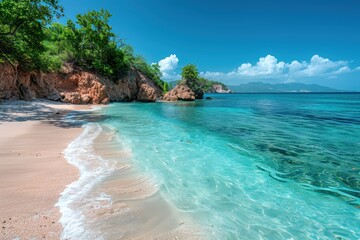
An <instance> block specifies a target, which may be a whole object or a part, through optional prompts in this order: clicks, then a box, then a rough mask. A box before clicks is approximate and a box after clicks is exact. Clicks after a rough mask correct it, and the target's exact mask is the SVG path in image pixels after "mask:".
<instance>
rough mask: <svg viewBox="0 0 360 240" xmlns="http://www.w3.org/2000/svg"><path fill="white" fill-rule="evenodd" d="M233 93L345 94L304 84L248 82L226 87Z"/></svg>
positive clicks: (315, 85) (337, 90)
mask: <svg viewBox="0 0 360 240" xmlns="http://www.w3.org/2000/svg"><path fill="white" fill-rule="evenodd" d="M228 88H229V89H230V90H231V91H232V92H235V93H302V92H303V93H306V92H345V91H343V90H339V89H334V88H329V87H324V86H320V85H317V84H304V83H276V84H271V83H263V82H250V83H245V84H240V85H237V86H228Z"/></svg>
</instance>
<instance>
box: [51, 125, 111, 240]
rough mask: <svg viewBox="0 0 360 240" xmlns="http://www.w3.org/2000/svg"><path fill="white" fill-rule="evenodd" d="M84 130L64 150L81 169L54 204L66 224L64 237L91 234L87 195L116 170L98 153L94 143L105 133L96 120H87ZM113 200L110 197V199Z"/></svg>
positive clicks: (62, 221) (61, 220) (66, 157)
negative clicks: (88, 222)
mask: <svg viewBox="0 0 360 240" xmlns="http://www.w3.org/2000/svg"><path fill="white" fill-rule="evenodd" d="M83 128H84V131H83V132H82V133H81V135H80V136H79V137H77V138H76V139H75V140H74V141H72V142H71V143H70V144H69V145H68V147H67V148H66V149H65V150H64V157H65V159H66V160H67V161H68V162H69V163H70V164H72V165H74V166H76V167H77V168H78V169H79V171H80V177H79V179H78V180H77V181H74V182H72V183H71V184H70V185H68V186H67V187H66V188H65V190H64V191H63V192H62V193H61V197H60V198H59V200H58V202H57V203H56V205H55V206H58V207H59V208H60V213H61V215H62V216H61V218H60V223H61V224H62V226H63V233H62V235H61V238H62V239H88V238H89V237H91V235H92V233H91V232H90V229H87V228H86V226H85V224H84V222H85V216H84V211H83V209H84V208H83V207H84V202H86V201H87V200H88V199H87V194H88V193H89V191H90V190H91V189H92V188H93V187H94V185H95V184H97V183H98V182H100V181H101V180H102V179H104V178H105V177H106V176H108V175H109V174H111V172H112V171H113V169H112V166H109V165H110V162H109V161H106V160H104V159H103V158H101V157H100V156H97V155H96V154H95V151H94V148H93V143H94V140H95V139H96V138H97V137H98V136H99V134H100V133H101V132H102V127H101V126H100V125H99V124H97V123H87V124H85V125H84V126H83ZM110 201H111V200H110Z"/></svg>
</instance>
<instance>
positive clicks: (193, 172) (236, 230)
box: [57, 93, 360, 240]
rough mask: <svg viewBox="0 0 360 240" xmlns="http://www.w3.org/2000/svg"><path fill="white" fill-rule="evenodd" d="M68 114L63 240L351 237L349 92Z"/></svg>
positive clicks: (356, 169)
mask: <svg viewBox="0 0 360 240" xmlns="http://www.w3.org/2000/svg"><path fill="white" fill-rule="evenodd" d="M205 97H210V98H211V99H203V100H196V101H194V102H156V103H140V102H131V103H112V104H110V105H108V106H106V107H103V108H98V109H95V110H94V111H92V112H91V113H88V114H91V117H88V118H87V117H84V116H82V117H81V116H80V115H79V114H83V113H70V114H69V115H68V116H67V117H68V119H69V121H79V119H80V118H81V119H82V127H83V129H84V131H83V133H82V134H81V135H80V136H79V137H78V138H77V139H75V140H74V141H73V142H72V143H70V145H69V146H68V147H67V149H66V150H65V151H64V154H65V157H66V159H67V160H68V161H69V162H70V163H71V164H73V165H75V166H77V167H78V168H79V170H80V178H79V179H78V180H77V181H75V182H73V183H72V184H70V185H69V186H68V187H67V188H66V189H65V191H64V192H63V193H62V196H61V198H60V199H59V201H58V203H57V205H58V206H59V207H60V211H61V213H62V218H61V223H62V225H63V227H64V232H63V235H62V238H63V239H221V240H225V239H337V240H339V239H360V94H359V93H329V94H325V93H321V94H320V93H319V94H315V93H291V94H207V95H205Z"/></svg>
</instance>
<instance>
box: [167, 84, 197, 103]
mask: <svg viewBox="0 0 360 240" xmlns="http://www.w3.org/2000/svg"><path fill="white" fill-rule="evenodd" d="M163 100H165V101H178V100H183V101H194V100H195V93H194V92H193V91H192V90H191V89H190V88H189V87H188V86H186V85H177V86H176V87H175V88H173V89H172V90H170V91H169V92H167V93H166V94H165V95H164V97H163Z"/></svg>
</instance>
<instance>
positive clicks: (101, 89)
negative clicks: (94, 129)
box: [0, 64, 162, 104]
mask: <svg viewBox="0 0 360 240" xmlns="http://www.w3.org/2000/svg"><path fill="white" fill-rule="evenodd" d="M16 75H17V76H18V77H17V79H18V80H16ZM161 95H162V91H161V89H160V88H159V87H157V86H156V85H155V84H154V82H153V81H151V80H150V79H148V78H147V77H146V76H144V75H143V74H142V73H141V72H139V71H138V70H136V69H131V70H130V71H129V74H128V75H127V76H125V77H124V78H123V79H119V80H118V81H117V82H116V83H114V82H113V81H110V80H108V79H106V78H102V77H100V76H98V75H96V74H93V73H90V72H86V71H75V70H74V68H72V67H71V66H70V65H68V64H67V65H66V64H65V65H64V67H63V68H62V69H61V71H60V73H46V74H43V73H40V72H31V73H28V72H18V73H16V72H15V70H14V68H13V67H12V66H10V65H6V64H1V65H0V99H24V100H31V99H35V98H46V99H49V100H55V101H59V100H61V101H63V102H66V103H73V104H87V103H91V104H107V103H109V102H110V101H133V100H139V101H146V102H154V101H156V99H158V98H160V97H161Z"/></svg>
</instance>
